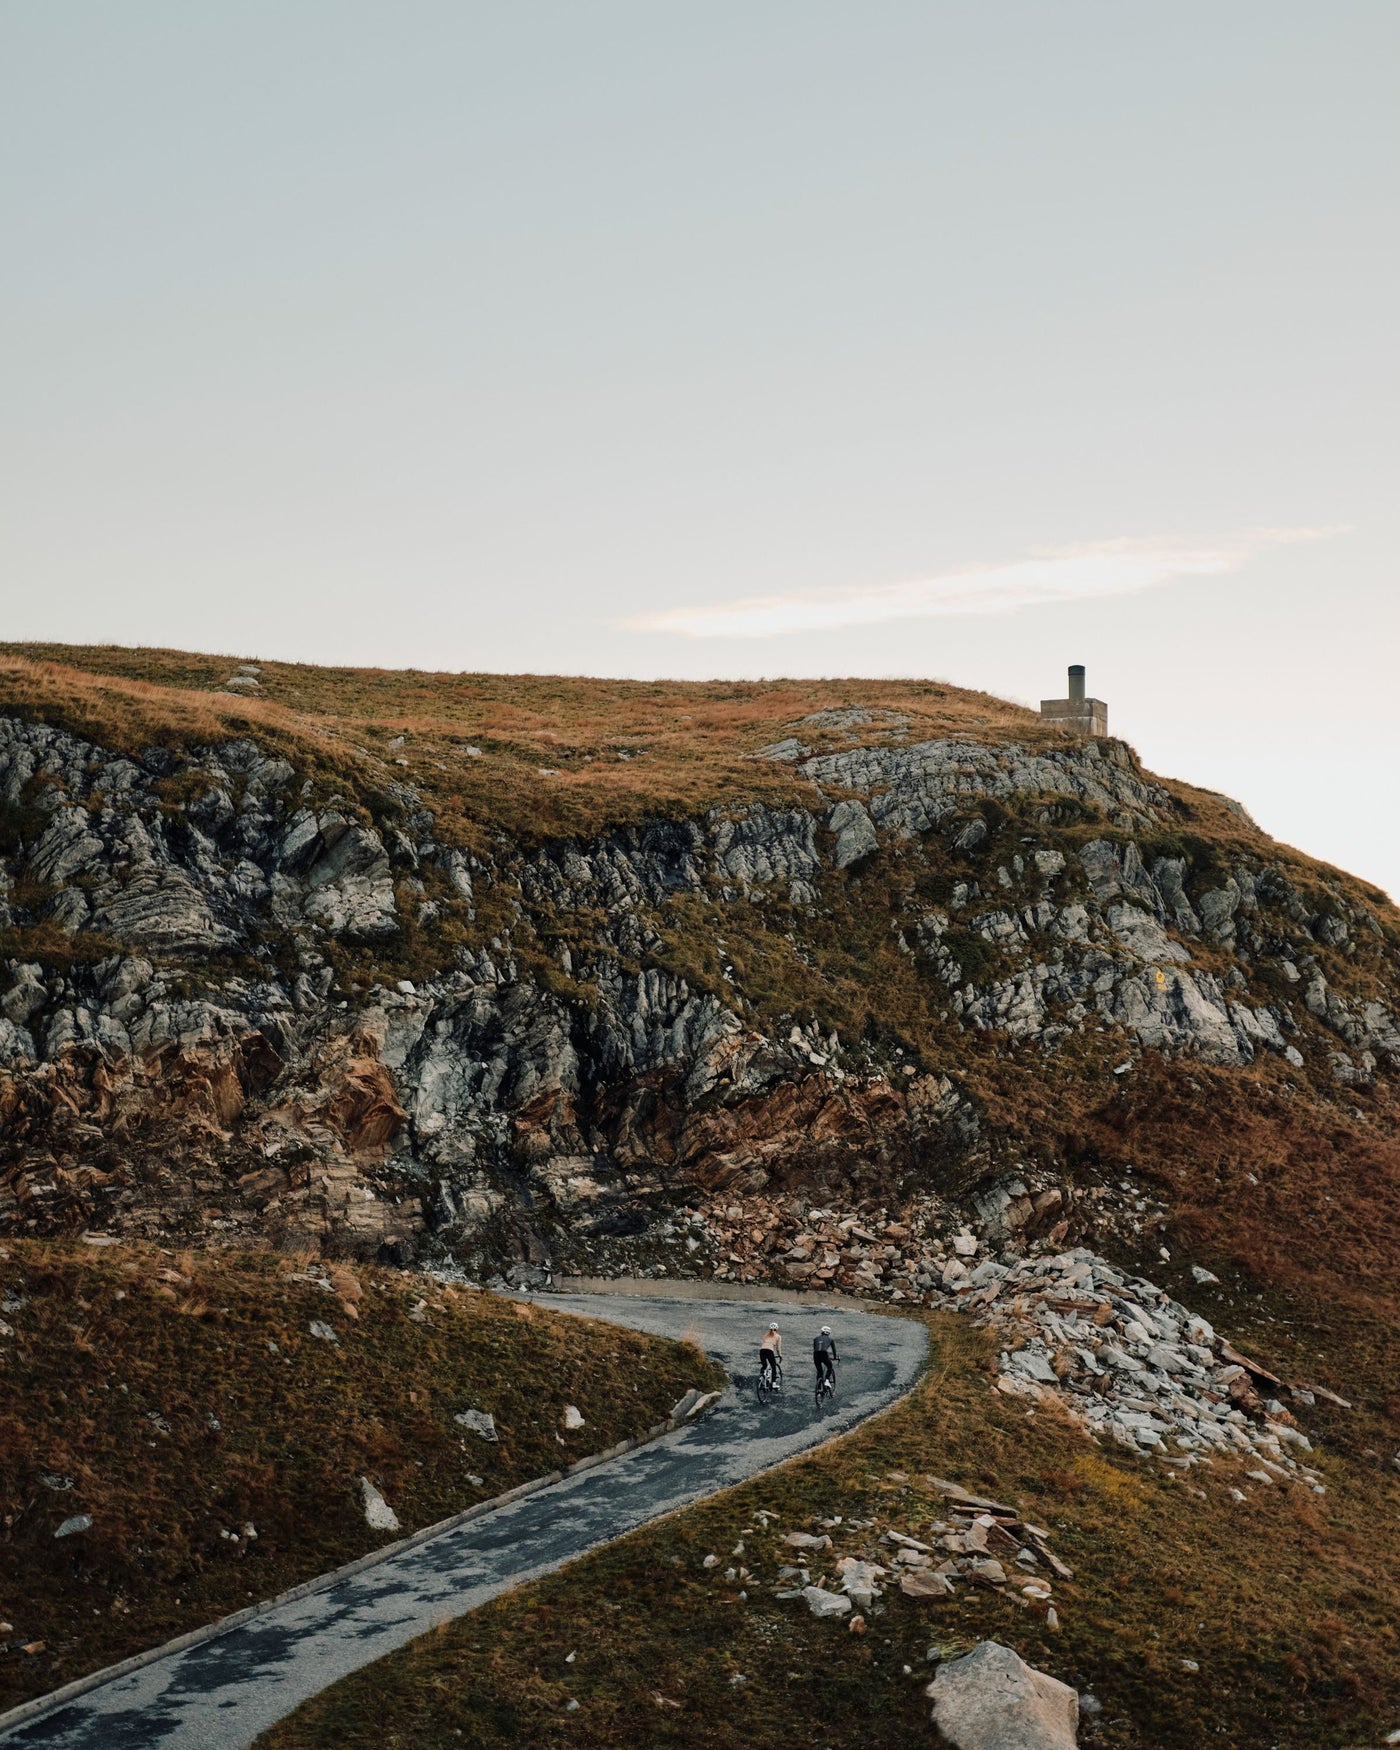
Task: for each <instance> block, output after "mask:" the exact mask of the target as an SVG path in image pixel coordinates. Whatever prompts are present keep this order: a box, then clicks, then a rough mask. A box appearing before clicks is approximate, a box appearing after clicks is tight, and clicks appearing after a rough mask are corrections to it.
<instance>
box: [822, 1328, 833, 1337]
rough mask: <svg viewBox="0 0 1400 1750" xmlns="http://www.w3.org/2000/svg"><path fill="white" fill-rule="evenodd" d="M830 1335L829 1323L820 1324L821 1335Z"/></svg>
mask: <svg viewBox="0 0 1400 1750" xmlns="http://www.w3.org/2000/svg"><path fill="white" fill-rule="evenodd" d="M830 1335H831V1326H830V1325H823V1326H822V1336H824V1337H829V1336H830Z"/></svg>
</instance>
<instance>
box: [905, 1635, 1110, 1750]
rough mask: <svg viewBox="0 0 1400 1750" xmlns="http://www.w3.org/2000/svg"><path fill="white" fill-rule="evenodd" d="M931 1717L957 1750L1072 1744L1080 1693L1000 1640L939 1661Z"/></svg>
mask: <svg viewBox="0 0 1400 1750" xmlns="http://www.w3.org/2000/svg"><path fill="white" fill-rule="evenodd" d="M928 1692H929V1694H930V1695H931V1696H932V1697H933V1719H934V1724H935V1725H936V1726H937V1727H938V1729H939V1731H940V1732H941V1733H942V1734H943V1736H944V1737H945V1738H946V1739H947V1740H948V1742H949V1743H950V1744H955V1745H956V1746H957V1750H1075V1746H1076V1745H1077V1744H1078V1742H1079V1697H1078V1696H1077V1695H1076V1693H1075V1692H1074V1690H1072V1689H1071V1688H1070V1687H1069V1685H1068V1684H1066V1683H1061V1682H1060V1681H1059V1680H1058V1679H1057V1678H1054V1677H1048V1676H1047V1675H1046V1674H1045V1672H1043V1671H1037V1670H1036V1669H1035V1667H1034V1666H1032V1665H1027V1664H1026V1663H1025V1661H1024V1660H1023V1659H1022V1658H1021V1657H1020V1655H1019V1654H1017V1653H1014V1652H1013V1651H1012V1650H1011V1648H1010V1647H1003V1646H1002V1645H1001V1644H1000V1642H998V1641H982V1642H981V1643H980V1644H979V1645H978V1646H976V1647H974V1648H973V1650H972V1651H971V1652H970V1653H969V1654H968V1655H967V1656H966V1658H962V1659H954V1660H952V1661H950V1662H949V1663H948V1664H946V1665H941V1666H940V1667H939V1669H938V1675H937V1676H936V1677H935V1678H934V1680H933V1682H932V1683H931V1684H930V1685H929V1691H928Z"/></svg>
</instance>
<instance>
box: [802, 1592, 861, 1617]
mask: <svg viewBox="0 0 1400 1750" xmlns="http://www.w3.org/2000/svg"><path fill="white" fill-rule="evenodd" d="M802 1596H803V1597H804V1598H805V1599H806V1600H807V1608H808V1610H810V1611H811V1613H812V1615H813V1616H845V1615H846V1613H847V1612H848V1611H849V1610H850V1608H851V1601H850V1599H849V1598H847V1597H846V1595H845V1593H844V1592H826V1591H824V1590H823V1589H822V1588H821V1587H820V1586H804V1587H803V1588H802Z"/></svg>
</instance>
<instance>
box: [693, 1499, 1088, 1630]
mask: <svg viewBox="0 0 1400 1750" xmlns="http://www.w3.org/2000/svg"><path fill="white" fill-rule="evenodd" d="M890 1480H891V1481H894V1482H900V1483H907V1482H908V1481H909V1478H908V1477H907V1476H905V1475H903V1474H902V1473H901V1472H898V1471H894V1472H891V1473H890ZM924 1482H925V1483H926V1484H927V1486H929V1487H930V1488H932V1489H934V1490H935V1491H936V1492H937V1493H938V1494H940V1495H942V1496H943V1497H944V1498H945V1505H944V1508H943V1512H944V1514H945V1515H946V1517H940V1518H936V1519H932V1520H930V1521H928V1523H927V1524H926V1525H921V1526H920V1530H922V1531H924V1532H925V1533H926V1536H925V1537H923V1538H918V1537H911V1536H909V1535H908V1534H907V1533H905V1532H901V1531H896V1530H893V1529H889V1530H886V1531H884V1532H883V1533H881V1535H880V1537H879V1544H880V1546H882V1547H881V1548H879V1549H878V1550H873V1549H868V1548H867V1549H866V1550H865V1552H864V1553H863V1554H862V1555H859V1556H852V1555H843V1556H840V1557H836V1556H835V1555H834V1546H833V1543H832V1537H831V1533H832V1532H833V1531H838V1528H841V1529H844V1531H845V1532H847V1533H850V1532H855V1533H857V1534H860V1533H866V1534H869V1533H871V1532H873V1530H874V1529H875V1522H874V1521H873V1520H851V1521H849V1522H848V1523H847V1524H846V1525H845V1526H844V1527H842V1521H841V1520H840V1519H839V1518H836V1519H829V1520H822V1521H820V1524H821V1526H822V1527H823V1528H824V1529H822V1530H819V1531H811V1532H809V1531H793V1532H788V1533H787V1535H786V1536H785V1537H783V1539H782V1542H783V1544H784V1545H785V1546H787V1548H788V1549H789V1550H790V1551H791V1552H793V1559H792V1560H791V1561H790V1562H789V1564H788V1565H787V1566H785V1567H783V1568H780V1569H779V1571H778V1582H779V1583H778V1587H777V1590H776V1592H775V1596H776V1597H778V1598H801V1599H803V1600H804V1601H805V1603H806V1605H807V1607H808V1609H809V1610H810V1611H811V1612H812V1614H813V1615H814V1616H821V1617H837V1616H845V1615H848V1614H849V1613H850V1612H851V1611H852V1610H853V1609H856V1610H859V1611H861V1612H865V1611H870V1610H874V1609H876V1608H877V1600H878V1599H879V1598H880V1596H881V1594H882V1593H883V1591H884V1590H885V1588H886V1587H887V1586H897V1587H898V1589H899V1591H900V1592H901V1593H902V1594H903V1595H904V1596H905V1597H906V1598H913V1599H940V1598H951V1597H953V1596H954V1594H955V1591H956V1586H955V1582H966V1583H968V1584H971V1585H981V1586H987V1587H990V1588H992V1589H993V1590H996V1591H1001V1592H1005V1593H1006V1594H1007V1595H1008V1596H1016V1597H1018V1598H1019V1601H1020V1602H1021V1603H1022V1604H1023V1605H1024V1606H1026V1607H1027V1608H1029V1609H1033V1610H1037V1611H1039V1612H1042V1613H1043V1614H1044V1615H1045V1619H1046V1625H1047V1627H1049V1628H1051V1629H1054V1628H1058V1627H1059V1618H1058V1616H1057V1614H1056V1611H1055V1606H1054V1604H1053V1603H1052V1596H1053V1587H1054V1582H1055V1581H1056V1580H1057V1579H1058V1580H1070V1579H1072V1578H1073V1577H1074V1575H1073V1570H1072V1569H1071V1568H1069V1567H1068V1566H1067V1565H1066V1564H1065V1563H1064V1562H1062V1561H1061V1560H1060V1559H1059V1558H1058V1557H1057V1556H1056V1555H1055V1554H1054V1552H1053V1551H1052V1550H1051V1548H1050V1544H1049V1539H1050V1535H1051V1534H1050V1532H1048V1531H1046V1530H1044V1529H1042V1528H1041V1527H1040V1526H1037V1525H1031V1524H1029V1523H1027V1521H1025V1520H1023V1519H1022V1518H1021V1516H1020V1515H1019V1513H1018V1512H1017V1511H1016V1509H1015V1508H1014V1507H1007V1506H1004V1505H1002V1504H1001V1503H1000V1502H998V1501H991V1500H988V1499H987V1498H986V1497H984V1496H982V1495H973V1494H969V1493H968V1491H967V1490H966V1489H963V1488H960V1487H959V1486H958V1484H956V1483H951V1482H948V1481H947V1480H946V1479H945V1478H943V1477H932V1476H931V1477H927V1478H925V1479H924ZM839 1534H840V1533H839V1531H838V1535H839ZM829 1552H830V1553H829ZM804 1559H805V1562H806V1563H807V1564H808V1565H804V1566H799V1565H797V1563H799V1562H802V1561H803V1560H804ZM818 1563H820V1564H821V1565H822V1566H823V1567H828V1568H829V1570H830V1571H829V1572H824V1573H822V1574H821V1576H820V1578H819V1579H818V1580H817V1581H816V1582H815V1583H814V1582H813V1580H812V1575H811V1569H812V1567H813V1566H816V1565H817V1564H818ZM726 1578H728V1575H726ZM852 1626H853V1627H856V1628H859V1627H860V1626H862V1619H861V1618H860V1617H854V1618H852Z"/></svg>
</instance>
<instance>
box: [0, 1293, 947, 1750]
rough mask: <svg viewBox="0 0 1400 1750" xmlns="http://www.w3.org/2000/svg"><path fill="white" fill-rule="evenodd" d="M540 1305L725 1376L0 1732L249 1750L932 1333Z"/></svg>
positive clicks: (760, 1466) (90, 1746)
mask: <svg viewBox="0 0 1400 1750" xmlns="http://www.w3.org/2000/svg"><path fill="white" fill-rule="evenodd" d="M548 1304H549V1305H550V1306H551V1307H557V1308H559V1309H560V1310H561V1311H564V1312H574V1313H581V1314H585V1315H587V1316H588V1317H591V1318H598V1319H607V1320H610V1321H611V1322H613V1323H615V1324H621V1325H627V1326H630V1327H631V1328H633V1329H635V1330H642V1331H651V1332H654V1333H656V1334H657V1335H660V1336H667V1337H690V1338H693V1339H694V1340H695V1341H697V1342H699V1343H700V1344H701V1345H702V1346H703V1347H704V1348H705V1349H706V1350H707V1351H708V1352H709V1353H710V1354H711V1355H713V1356H714V1357H715V1358H716V1360H718V1361H719V1362H720V1363H721V1365H723V1366H724V1368H725V1369H726V1371H727V1372H728V1373H729V1375H730V1378H731V1385H730V1387H729V1389H728V1390H727V1391H726V1392H725V1394H724V1397H723V1399H722V1400H721V1402H720V1403H719V1405H718V1406H717V1407H716V1409H714V1410H713V1411H712V1412H711V1413H709V1414H708V1415H705V1416H702V1417H701V1418H700V1419H699V1420H698V1421H697V1422H695V1423H692V1424H690V1425H688V1426H685V1427H682V1428H679V1429H677V1430H676V1431H675V1432H674V1433H672V1434H668V1435H665V1436H663V1437H662V1438H661V1439H659V1440H656V1441H653V1442H652V1443H651V1444H649V1445H646V1446H642V1447H638V1448H637V1449H636V1450H635V1451H633V1452H629V1453H626V1454H625V1455H623V1456H622V1457H620V1458H616V1459H613V1460H610V1461H609V1462H607V1463H605V1464H601V1465H599V1466H597V1467H596V1468H595V1469H592V1470H588V1471H583V1472H580V1473H579V1474H578V1475H576V1476H573V1477H569V1478H566V1479H565V1480H564V1481H563V1482H561V1483H559V1484H557V1485H556V1486H554V1487H551V1488H546V1489H543V1490H541V1491H540V1492H539V1493H537V1494H533V1495H528V1496H526V1497H524V1498H522V1499H520V1500H518V1501H513V1502H509V1503H507V1504H506V1505H504V1506H502V1507H500V1508H498V1509H496V1510H495V1511H494V1512H491V1513H487V1514H483V1515H482V1516H481V1517H480V1518H477V1519H473V1520H471V1521H469V1522H468V1523H466V1524H464V1525H460V1526H457V1527H455V1528H452V1529H448V1530H445V1531H443V1532H442V1533H441V1534H440V1535H438V1536H436V1537H433V1538H431V1539H429V1540H427V1541H426V1542H424V1543H420V1544H417V1545H415V1546H414V1547H412V1548H410V1549H406V1550H402V1551H399V1552H398V1553H395V1554H390V1555H388V1556H387V1557H386V1558H385V1560H384V1561H383V1562H381V1563H378V1564H377V1565H375V1566H373V1567H370V1568H367V1569H362V1570H361V1571H360V1572H358V1573H355V1574H353V1575H347V1576H346V1577H345V1578H343V1579H341V1580H338V1581H333V1582H332V1583H330V1584H328V1585H327V1586H326V1587H324V1588H323V1589H319V1590H316V1591H313V1592H311V1593H309V1594H307V1595H305V1596H303V1597H300V1598H296V1599H289V1600H287V1601H285V1602H283V1603H281V1604H276V1605H274V1606H273V1607H272V1608H270V1609H269V1610H267V1611H265V1612H263V1613H262V1614H260V1615H259V1616H257V1617H256V1618H254V1619H252V1620H250V1621H247V1622H244V1623H243V1624H241V1625H239V1626H236V1627H233V1628H230V1629H229V1630H227V1631H226V1632H224V1633H222V1634H220V1635H218V1636H216V1637H215V1638H213V1639H211V1640H206V1641H203V1642H201V1643H199V1644H197V1645H195V1646H190V1647H186V1648H184V1649H182V1650H177V1651H172V1652H171V1653H169V1654H167V1655H166V1656H164V1657H162V1658H158V1659H156V1660H155V1661H154V1662H152V1663H151V1664H148V1665H145V1666H143V1667H141V1668H140V1669H139V1670H136V1671H130V1672H127V1673H126V1674H124V1675H121V1676H114V1677H112V1678H110V1679H109V1680H108V1681H107V1682H105V1683H103V1684H101V1685H99V1686H98V1687H96V1688H93V1689H91V1690H88V1691H87V1692H86V1693H84V1694H82V1695H80V1696H77V1697H74V1698H72V1699H69V1700H66V1701H65V1700H58V1701H56V1702H55V1704H54V1705H53V1706H52V1707H51V1708H50V1709H49V1710H48V1711H46V1712H44V1713H42V1714H40V1715H38V1716H36V1717H32V1718H29V1719H27V1720H25V1721H24V1722H22V1723H16V1724H14V1725H11V1726H10V1727H8V1728H7V1727H6V1726H5V1723H4V1721H3V1719H0V1744H3V1745H6V1746H20V1745H26V1746H30V1745H43V1746H47V1747H51V1750H146V1747H147V1746H159V1747H160V1750H244V1747H245V1746H247V1745H249V1744H251V1743H252V1741H253V1740H254V1739H255V1738H256V1737H257V1736H258V1734H259V1733H260V1732H262V1731H265V1730H266V1729H267V1727H269V1726H270V1725H272V1724H273V1723H274V1722H275V1721H277V1720H279V1719H281V1718H283V1717H284V1716H285V1715H286V1714H289V1713H290V1712H291V1711H292V1709H293V1708H295V1707H297V1706H299V1705H300V1703H301V1702H303V1701H305V1700H306V1699H307V1698H308V1697H309V1696H312V1695H315V1694H316V1693H317V1692H318V1691H320V1690H322V1689H325V1688H326V1687H327V1686H328V1685H329V1684H332V1683H334V1682H335V1681H336V1680H337V1679H338V1678H341V1677H344V1676H346V1675H347V1674H348V1673H349V1672H351V1671H355V1670H358V1669H359V1668H360V1667H361V1666H363V1665H367V1664H369V1663H370V1662H371V1661H372V1660H374V1659H380V1658H382V1657H383V1656H384V1655H385V1654H386V1653H391V1652H393V1651H394V1650H395V1648H397V1647H401V1646H403V1644H404V1643H405V1642H406V1641H410V1640H412V1639H414V1638H415V1637H416V1636H418V1635H421V1634H424V1633H426V1632H427V1631H428V1630H429V1629H432V1628H435V1627H436V1626H437V1625H438V1624H439V1623H442V1622H445V1621H448V1620H450V1619H451V1618H453V1617H458V1616H462V1615H464V1614H465V1613H466V1612H467V1611H469V1610H474V1609H476V1607H477V1606H478V1605H480V1604H485V1603H486V1602H487V1601H488V1600H489V1599H492V1598H495V1597H497V1596H498V1595H499V1594H500V1593H502V1592H505V1591H508V1590H509V1589H510V1588H511V1587H513V1586H517V1585H520V1584H521V1583H522V1582H525V1581H529V1580H532V1579H534V1578H536V1577H537V1576H539V1575H541V1574H546V1573H549V1572H550V1571H551V1570H553V1569H555V1568H559V1567H562V1566H563V1564H564V1563H566V1562H570V1561H573V1560H575V1559H576V1558H577V1557H578V1556H581V1555H583V1554H584V1553H585V1552H587V1551H588V1550H591V1549H595V1548H597V1547H598V1546H599V1545H600V1544H604V1543H608V1542H610V1541H611V1540H612V1539H614V1538H617V1537H620V1536H622V1535H623V1534H624V1533H626V1532H629V1531H633V1530H635V1529H636V1528H637V1527H638V1526H640V1525H644V1524H646V1523H647V1521H649V1520H652V1519H655V1518H657V1517H659V1516H660V1515H662V1514H664V1513H670V1512H672V1511H674V1510H675V1509H676V1508H678V1507H684V1506H686V1505H687V1504H689V1503H690V1502H693V1501H697V1500H700V1499H701V1498H703V1497H704V1496H707V1495H713V1494H715V1493H716V1492H717V1491H718V1490H721V1489H725V1488H728V1487H730V1486H731V1485H732V1484H734V1483H738V1482H742V1481H743V1480H744V1479H745V1478H746V1477H751V1476H754V1475H755V1474H757V1473H758V1472H759V1471H763V1470H767V1469H769V1468H770V1467H771V1466H773V1465H775V1464H778V1463H780V1462H781V1461H782V1460H784V1459H786V1458H790V1457H791V1456H792V1455H793V1454H795V1453H799V1452H803V1451H806V1450H809V1449H810V1448H812V1447H814V1446H819V1445H821V1444H822V1443H823V1442H824V1441H826V1440H829V1439H830V1438H832V1436H834V1435H836V1434H839V1433H842V1432H844V1431H845V1430H846V1429H848V1428H851V1427H853V1426H854V1425H855V1424H856V1423H857V1422H860V1421H863V1420H864V1419H865V1418H866V1417H867V1416H870V1415H872V1414H874V1413H875V1412H876V1411H877V1410H881V1409H883V1408H885V1407H886V1406H887V1405H889V1404H891V1403H893V1402H894V1401H895V1400H896V1399H897V1398H899V1397H901V1396H902V1395H903V1394H904V1393H905V1392H906V1391H908V1389H909V1388H910V1386H911V1385H912V1384H913V1383H914V1381H915V1379H916V1378H917V1377H918V1374H919V1371H920V1369H921V1367H922V1365H923V1361H924V1356H925V1352H926V1349H927V1343H928V1338H927V1333H926V1331H925V1329H924V1327H923V1325H922V1324H920V1323H918V1322H917V1321H915V1320H912V1319H898V1318H882V1317H878V1316H876V1315H874V1314H871V1313H866V1312H862V1311H860V1310H859V1309H858V1308H857V1307H855V1306H843V1307H841V1308H839V1309H823V1310H818V1309H816V1308H812V1307H794V1306H792V1305H782V1304H778V1303H776V1302H773V1303H769V1302H762V1301H745V1302H742V1303H733V1302H725V1301H717V1300H690V1299H682V1298H671V1297H667V1298H650V1297H643V1296H633V1295H627V1296H614V1295H595V1294H576V1295H554V1294H551V1295H550V1296H548ZM770 1316H771V1317H774V1318H776V1319H777V1322H778V1324H779V1325H780V1326H781V1328H782V1330H783V1332H784V1335H785V1339H786V1345H787V1349H788V1366H789V1375H788V1389H787V1391H786V1393H785V1394H784V1396H783V1397H781V1398H779V1399H776V1400H774V1401H773V1402H772V1403H770V1404H768V1405H766V1406H763V1407H760V1406H759V1405H758V1404H757V1403H756V1402H755V1398H754V1394H753V1391H752V1388H751V1381H752V1376H753V1372H754V1367H755V1360H754V1354H755V1350H756V1349H757V1345H758V1339H759V1337H760V1335H761V1334H762V1332H763V1330H764V1327H765V1325H766V1324H767V1321H768V1319H769V1317H770ZM823 1322H825V1323H827V1324H830V1325H831V1327H832V1330H833V1332H834V1333H835V1336H836V1341H837V1345H838V1347H839V1350H840V1354H841V1360H842V1367H841V1374H840V1389H839V1392H838V1396H837V1399H836V1402H835V1405H834V1407H832V1408H830V1409H828V1410H827V1411H826V1412H825V1413H824V1414H822V1415H820V1416H819V1415H818V1414H817V1412H816V1411H815V1410H814V1408H813V1403H812V1392H811V1379H812V1371H811V1363H810V1360H809V1356H810V1338H811V1336H812V1334H813V1333H814V1332H815V1330H816V1329H817V1328H818V1327H819V1326H820V1324H822V1323H823Z"/></svg>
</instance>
